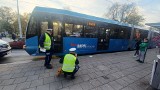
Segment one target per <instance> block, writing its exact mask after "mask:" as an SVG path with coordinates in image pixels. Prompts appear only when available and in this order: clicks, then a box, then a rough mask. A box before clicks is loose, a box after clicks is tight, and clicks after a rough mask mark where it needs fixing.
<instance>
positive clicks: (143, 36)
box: [141, 30, 148, 39]
mask: <svg viewBox="0 0 160 90" xmlns="http://www.w3.org/2000/svg"><path fill="white" fill-rule="evenodd" d="M147 37H148V31H146V30H143V31H141V39H144V38H147Z"/></svg>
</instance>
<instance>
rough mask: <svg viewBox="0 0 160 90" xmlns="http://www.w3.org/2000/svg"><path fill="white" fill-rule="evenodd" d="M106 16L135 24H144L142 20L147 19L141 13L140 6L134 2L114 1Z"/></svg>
mask: <svg viewBox="0 0 160 90" xmlns="http://www.w3.org/2000/svg"><path fill="white" fill-rule="evenodd" d="M105 16H106V17H107V18H110V19H112V20H116V21H119V22H124V23H129V24H133V25H142V22H143V21H144V20H145V19H144V18H143V16H142V15H140V14H139V12H138V8H137V7H136V6H135V4H133V3H132V4H119V3H114V4H113V5H112V6H111V7H110V8H109V10H108V13H107V14H106V15H105Z"/></svg>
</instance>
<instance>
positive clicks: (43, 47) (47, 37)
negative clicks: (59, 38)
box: [39, 29, 53, 69]
mask: <svg viewBox="0 0 160 90" xmlns="http://www.w3.org/2000/svg"><path fill="white" fill-rule="evenodd" d="M52 33H53V29H47V30H46V32H45V33H44V34H42V35H41V37H40V41H39V44H40V51H43V52H45V54H46V57H45V63H44V66H45V67H46V68H47V69H52V65H51V64H50V62H51V59H52V54H53V39H52Z"/></svg>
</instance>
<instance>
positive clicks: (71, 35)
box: [25, 7, 149, 55]
mask: <svg viewBox="0 0 160 90" xmlns="http://www.w3.org/2000/svg"><path fill="white" fill-rule="evenodd" d="M47 28H52V29H53V32H54V33H53V35H52V36H53V42H54V54H55V55H62V54H66V53H68V52H69V51H68V50H69V48H71V47H75V48H76V49H77V51H76V52H77V53H78V54H89V53H100V52H115V51H124V50H129V49H131V50H132V49H134V44H135V39H136V38H139V37H140V38H142V39H143V38H148V34H149V31H148V30H145V29H143V28H140V27H136V26H131V25H129V24H124V23H120V22H117V21H113V20H108V19H103V18H99V17H94V16H89V15H85V14H80V13H76V12H72V11H68V10H61V9H54V8H46V7H35V8H34V10H33V12H32V14H31V16H30V19H29V22H28V26H27V29H26V47H25V50H26V51H27V52H28V53H29V54H30V55H41V54H42V53H41V52H40V51H39V49H38V46H39V38H40V36H41V34H42V33H44V32H45V30H46V29H47Z"/></svg>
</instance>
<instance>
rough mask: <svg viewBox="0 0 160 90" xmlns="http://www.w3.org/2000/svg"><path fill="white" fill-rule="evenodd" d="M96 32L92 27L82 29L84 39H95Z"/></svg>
mask: <svg viewBox="0 0 160 90" xmlns="http://www.w3.org/2000/svg"><path fill="white" fill-rule="evenodd" d="M97 35H98V31H97V30H96V27H93V26H85V27H84V37H86V38H97Z"/></svg>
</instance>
